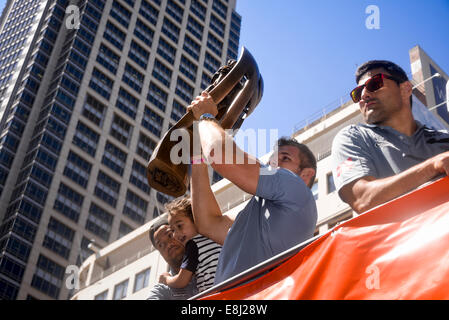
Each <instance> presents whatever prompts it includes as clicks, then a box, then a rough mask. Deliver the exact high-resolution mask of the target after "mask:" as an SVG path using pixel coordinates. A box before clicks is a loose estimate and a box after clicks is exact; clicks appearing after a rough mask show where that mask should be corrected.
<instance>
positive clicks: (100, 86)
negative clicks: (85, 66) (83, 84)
mask: <svg viewBox="0 0 449 320" xmlns="http://www.w3.org/2000/svg"><path fill="white" fill-rule="evenodd" d="M113 84H114V81H113V80H112V79H110V78H109V77H107V76H106V75H105V74H104V73H103V72H101V71H99V70H98V69H97V68H94V70H93V71H92V78H91V79H90V82H89V87H91V88H92V89H94V90H95V91H97V92H98V93H99V94H100V95H102V96H103V97H105V98H106V100H109V97H110V96H111V91H112V86H113Z"/></svg>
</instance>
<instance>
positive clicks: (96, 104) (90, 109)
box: [82, 95, 107, 128]
mask: <svg viewBox="0 0 449 320" xmlns="http://www.w3.org/2000/svg"><path fill="white" fill-rule="evenodd" d="M106 108H107V107H106V106H105V105H104V104H102V103H101V102H100V101H98V100H97V99H95V98H94V97H92V96H91V95H87V98H86V102H85V103H84V107H83V111H82V114H83V116H85V117H86V118H87V119H89V120H90V121H92V122H93V123H95V124H96V125H97V126H99V127H100V128H101V127H102V125H103V119H104V114H105V110H106Z"/></svg>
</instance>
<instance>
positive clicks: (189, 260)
mask: <svg viewBox="0 0 449 320" xmlns="http://www.w3.org/2000/svg"><path fill="white" fill-rule="evenodd" d="M197 266H198V247H197V245H196V243H195V241H193V240H189V241H187V243H186V248H185V252H184V257H183V260H182V264H181V269H186V270H189V271H190V272H193V273H195V271H196V267H197Z"/></svg>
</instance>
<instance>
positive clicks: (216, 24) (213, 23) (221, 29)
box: [209, 14, 226, 37]
mask: <svg viewBox="0 0 449 320" xmlns="http://www.w3.org/2000/svg"><path fill="white" fill-rule="evenodd" d="M209 26H210V28H211V29H212V30H214V31H215V32H216V33H217V34H218V35H220V36H222V37H224V33H225V29H226V25H225V24H224V23H223V22H221V21H220V19H218V18H217V17H216V16H215V15H214V14H211V15H210V24H209Z"/></svg>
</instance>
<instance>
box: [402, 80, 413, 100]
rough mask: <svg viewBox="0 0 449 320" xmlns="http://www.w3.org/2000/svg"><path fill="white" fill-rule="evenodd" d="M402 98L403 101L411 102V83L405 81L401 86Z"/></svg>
mask: <svg viewBox="0 0 449 320" xmlns="http://www.w3.org/2000/svg"><path fill="white" fill-rule="evenodd" d="M400 90H401V97H402V99H403V101H407V102H408V101H410V96H411V95H412V92H413V86H412V84H411V82H410V81H405V82H402V83H401V84H400Z"/></svg>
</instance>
